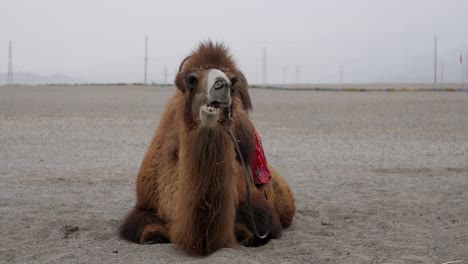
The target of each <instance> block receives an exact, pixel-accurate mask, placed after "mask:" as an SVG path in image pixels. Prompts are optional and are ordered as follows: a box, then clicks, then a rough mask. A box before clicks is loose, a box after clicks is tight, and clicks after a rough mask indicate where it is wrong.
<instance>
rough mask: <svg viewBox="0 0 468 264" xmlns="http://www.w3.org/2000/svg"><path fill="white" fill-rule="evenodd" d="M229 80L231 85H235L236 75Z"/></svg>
mask: <svg viewBox="0 0 468 264" xmlns="http://www.w3.org/2000/svg"><path fill="white" fill-rule="evenodd" d="M230 81H231V85H232V86H234V85H236V83H237V76H234V77H232V78H231V79H230Z"/></svg>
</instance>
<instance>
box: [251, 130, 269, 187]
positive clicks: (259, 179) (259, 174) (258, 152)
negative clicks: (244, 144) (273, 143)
mask: <svg viewBox="0 0 468 264" xmlns="http://www.w3.org/2000/svg"><path fill="white" fill-rule="evenodd" d="M252 176H253V180H254V183H255V185H262V184H267V183H268V182H270V180H271V173H270V170H269V169H268V163H267V160H266V157H265V153H264V152H263V147H262V140H261V139H260V135H259V134H258V132H257V130H255V152H254V156H253V162H252Z"/></svg>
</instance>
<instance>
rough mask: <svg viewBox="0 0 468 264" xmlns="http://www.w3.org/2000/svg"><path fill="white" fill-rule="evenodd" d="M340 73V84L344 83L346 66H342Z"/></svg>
mask: <svg viewBox="0 0 468 264" xmlns="http://www.w3.org/2000/svg"><path fill="white" fill-rule="evenodd" d="M339 72H340V83H343V82H344V66H343V65H340V67H339Z"/></svg>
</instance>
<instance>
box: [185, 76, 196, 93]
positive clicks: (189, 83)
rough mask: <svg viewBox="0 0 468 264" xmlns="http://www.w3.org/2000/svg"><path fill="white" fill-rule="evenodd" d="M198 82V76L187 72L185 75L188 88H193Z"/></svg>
mask: <svg viewBox="0 0 468 264" xmlns="http://www.w3.org/2000/svg"><path fill="white" fill-rule="evenodd" d="M197 84H198V78H197V76H196V75H195V74H193V73H192V74H189V75H188V76H187V86H188V88H189V89H190V90H192V89H194V88H195V87H196V86H197Z"/></svg>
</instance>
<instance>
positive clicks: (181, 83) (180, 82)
mask: <svg viewBox="0 0 468 264" xmlns="http://www.w3.org/2000/svg"><path fill="white" fill-rule="evenodd" d="M184 79H185V78H184V74H183V73H181V72H179V73H177V76H176V79H175V85H176V87H177V89H179V90H180V91H181V92H184V91H185V80H184Z"/></svg>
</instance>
